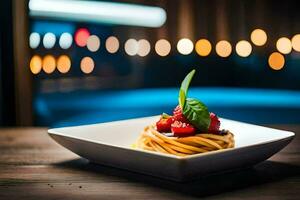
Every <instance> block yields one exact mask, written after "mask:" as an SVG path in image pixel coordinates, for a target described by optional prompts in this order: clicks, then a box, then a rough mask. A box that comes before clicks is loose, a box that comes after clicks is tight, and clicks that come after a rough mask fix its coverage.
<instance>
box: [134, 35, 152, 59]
mask: <svg viewBox="0 0 300 200" xmlns="http://www.w3.org/2000/svg"><path fill="white" fill-rule="evenodd" d="M138 46H139V49H138V52H137V54H138V55H139V56H141V57H144V56H146V55H148V54H149V52H150V50H151V46H150V43H149V41H148V40H145V39H141V40H139V41H138Z"/></svg>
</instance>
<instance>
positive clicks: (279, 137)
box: [48, 116, 295, 181]
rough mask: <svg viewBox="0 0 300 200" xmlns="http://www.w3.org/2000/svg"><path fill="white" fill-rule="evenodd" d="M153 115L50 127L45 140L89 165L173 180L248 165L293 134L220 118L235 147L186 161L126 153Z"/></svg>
mask: <svg viewBox="0 0 300 200" xmlns="http://www.w3.org/2000/svg"><path fill="white" fill-rule="evenodd" d="M157 120H158V116H153V117H146V118H137V119H131V120H123V121H116V122H109V123H101V124H94V125H86V126H75V127H66V128H55V129H50V130H48V133H49V135H50V136H51V137H52V138H53V139H54V140H56V141H57V142H58V143H59V144H61V145H62V146H64V147H66V148H67V149H69V150H71V151H73V152H74V153H76V154H78V155H80V156H82V157H84V158H87V159H89V160H90V161H92V162H95V163H99V164H104V165H108V166H113V167H118V168H123V169H128V170H131V171H136V172H140V173H144V174H149V175H153V176H157V177H162V178H167V179H171V180H176V181H186V180H189V179H193V178H197V177H199V176H203V175H207V174H210V173H216V172H222V171H227V170H233V169H237V168H243V167H247V166H251V165H254V164H256V163H258V162H261V161H264V160H266V159H268V158H269V157H270V156H272V155H273V154H275V153H276V152H278V151H279V150H281V149H282V148H283V147H285V146H286V145H287V144H288V143H289V142H290V141H291V140H292V139H293V137H294V135H295V134H294V133H292V132H289V131H282V130H277V129H272V128H267V127H262V126H256V125H252V124H247V123H242V122H237V121H232V120H227V119H221V124H222V127H221V128H224V129H228V130H230V131H231V132H232V133H233V134H234V135H235V143H236V144H235V147H234V148H232V149H225V150H219V151H213V152H209V153H202V154H196V155H191V156H186V157H177V156H174V155H168V154H162V153H156V152H151V151H144V150H138V149H132V148H131V145H132V144H133V143H135V141H136V140H137V138H138V137H139V135H140V133H141V131H142V130H143V128H144V127H145V126H147V125H149V124H153V123H154V122H156V121H157Z"/></svg>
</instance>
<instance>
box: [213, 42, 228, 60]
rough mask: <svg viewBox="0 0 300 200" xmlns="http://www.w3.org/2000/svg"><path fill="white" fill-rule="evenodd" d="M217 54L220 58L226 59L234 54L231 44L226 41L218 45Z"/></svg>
mask: <svg viewBox="0 0 300 200" xmlns="http://www.w3.org/2000/svg"><path fill="white" fill-rule="evenodd" d="M216 52H217V54H218V55H219V56H221V57H223V58H225V57H228V56H229V55H230V54H231V52H232V47H231V44H230V43H229V42H228V41H226V40H221V41H219V42H218V43H217V45H216Z"/></svg>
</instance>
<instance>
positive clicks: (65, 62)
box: [57, 55, 71, 74]
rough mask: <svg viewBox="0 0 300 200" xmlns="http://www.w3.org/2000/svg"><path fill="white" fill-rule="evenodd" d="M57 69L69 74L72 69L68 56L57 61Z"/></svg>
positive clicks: (63, 56) (62, 56)
mask: <svg viewBox="0 0 300 200" xmlns="http://www.w3.org/2000/svg"><path fill="white" fill-rule="evenodd" d="M57 69H58V71H59V72H60V73H63V74H65V73H67V72H68V71H70V69H71V60H70V58H69V57H68V56H66V55H61V56H60V57H59V58H58V59H57Z"/></svg>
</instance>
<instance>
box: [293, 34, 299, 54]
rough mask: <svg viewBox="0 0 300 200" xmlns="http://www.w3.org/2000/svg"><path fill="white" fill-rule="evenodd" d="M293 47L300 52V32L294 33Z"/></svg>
mask: <svg viewBox="0 0 300 200" xmlns="http://www.w3.org/2000/svg"><path fill="white" fill-rule="evenodd" d="M292 47H293V49H294V50H295V51H298V52H300V34H297V35H294V37H293V38H292Z"/></svg>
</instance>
